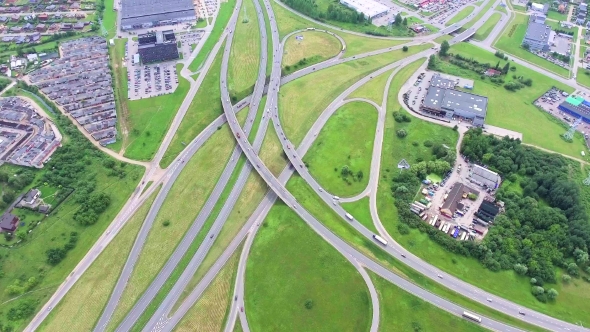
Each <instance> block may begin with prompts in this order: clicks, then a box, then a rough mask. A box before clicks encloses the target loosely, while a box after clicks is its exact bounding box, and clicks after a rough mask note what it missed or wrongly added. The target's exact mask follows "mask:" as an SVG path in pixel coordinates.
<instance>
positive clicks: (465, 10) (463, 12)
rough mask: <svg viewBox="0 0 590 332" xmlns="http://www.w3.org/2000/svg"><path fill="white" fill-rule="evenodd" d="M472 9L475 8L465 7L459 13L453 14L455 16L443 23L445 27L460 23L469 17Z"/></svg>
mask: <svg viewBox="0 0 590 332" xmlns="http://www.w3.org/2000/svg"><path fill="white" fill-rule="evenodd" d="M474 9H475V7H473V6H467V7H465V8H463V9H461V11H460V12H458V13H457V14H455V16H453V17H452V18H451V19H450V20H449V21H448V22H447V23H445V26H449V25H452V24H455V23H457V22H459V21H461V20H462V19H464V18H466V17H467V16H469V14H471V13H473V10H474Z"/></svg>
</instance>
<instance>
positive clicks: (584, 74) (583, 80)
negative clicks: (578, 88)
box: [576, 67, 590, 88]
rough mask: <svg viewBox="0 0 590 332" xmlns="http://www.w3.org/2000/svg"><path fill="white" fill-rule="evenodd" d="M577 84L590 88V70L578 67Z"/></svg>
mask: <svg viewBox="0 0 590 332" xmlns="http://www.w3.org/2000/svg"><path fill="white" fill-rule="evenodd" d="M576 82H578V83H580V84H581V85H583V86H585V87H588V88H590V70H588V69H585V68H582V67H578V73H577V75H576Z"/></svg>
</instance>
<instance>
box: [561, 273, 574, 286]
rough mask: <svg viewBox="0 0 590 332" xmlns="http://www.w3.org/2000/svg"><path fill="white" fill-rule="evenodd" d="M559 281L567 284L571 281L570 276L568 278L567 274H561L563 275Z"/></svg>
mask: <svg viewBox="0 0 590 332" xmlns="http://www.w3.org/2000/svg"><path fill="white" fill-rule="evenodd" d="M561 280H562V281H563V282H565V283H566V284H567V283H568V282H570V280H572V277H570V276H569V275H567V274H563V275H562V276H561Z"/></svg>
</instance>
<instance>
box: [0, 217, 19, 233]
mask: <svg viewBox="0 0 590 332" xmlns="http://www.w3.org/2000/svg"><path fill="white" fill-rule="evenodd" d="M18 222H19V220H18V217H17V216H15V215H14V214H12V213H8V212H7V213H4V214H3V215H2V216H1V217H0V230H2V231H4V232H14V231H15V230H16V225H17V224H18Z"/></svg>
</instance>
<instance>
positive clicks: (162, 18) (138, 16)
mask: <svg viewBox="0 0 590 332" xmlns="http://www.w3.org/2000/svg"><path fill="white" fill-rule="evenodd" d="M121 5H122V10H121V30H124V31H126V30H133V29H142V28H151V27H155V26H161V25H170V24H176V23H179V22H188V21H195V20H196V18H197V15H196V13H195V6H194V4H193V2H192V1H191V0H122V4H121Z"/></svg>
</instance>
